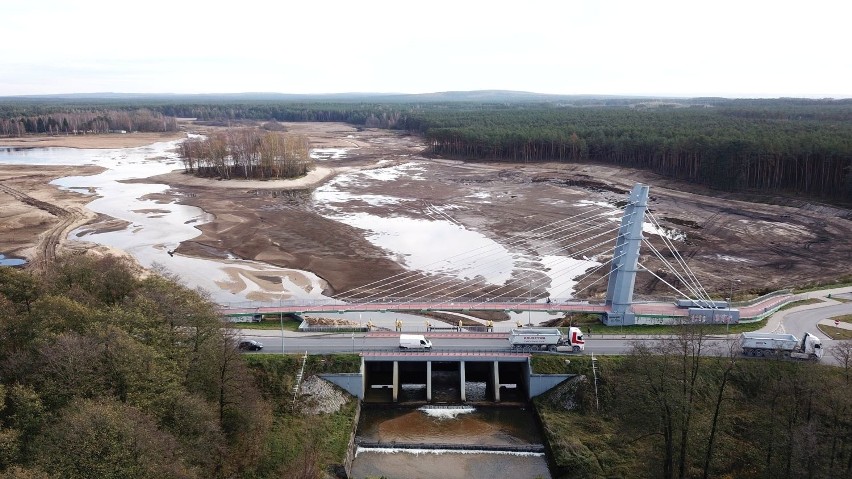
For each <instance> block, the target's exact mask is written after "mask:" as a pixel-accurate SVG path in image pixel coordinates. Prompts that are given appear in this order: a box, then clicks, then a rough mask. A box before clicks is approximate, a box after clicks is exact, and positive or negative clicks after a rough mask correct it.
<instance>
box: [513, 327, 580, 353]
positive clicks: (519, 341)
mask: <svg viewBox="0 0 852 479" xmlns="http://www.w3.org/2000/svg"><path fill="white" fill-rule="evenodd" d="M509 344H510V345H512V349H515V350H524V351H533V350H541V351H544V350H548V351H553V352H555V351H558V350H560V349H561V348H563V347H566V348H570V350H571V351H572V352H575V353H579V352H580V351H583V350H584V349H586V341H584V340H583V332H582V331H580V328H575V327H570V328H568V334H567V335H565V334H562V331H560V330H559V328H521V329H513V330H512V331H511V332H510V333H509Z"/></svg>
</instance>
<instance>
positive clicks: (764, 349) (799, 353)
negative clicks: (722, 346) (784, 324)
mask: <svg viewBox="0 0 852 479" xmlns="http://www.w3.org/2000/svg"><path fill="white" fill-rule="evenodd" d="M740 346H741V347H742V348H743V354H745V355H746V356H783V357H785V358H795V359H811V360H814V361H817V360H819V359H820V358H822V354H823V350H822V341H820V339H819V338H818V337H816V336H814V335H813V334H811V333H805V335H804V336H802V339H799V338H797V337H796V336H794V335H792V334H776V333H742V334H741V335H740Z"/></svg>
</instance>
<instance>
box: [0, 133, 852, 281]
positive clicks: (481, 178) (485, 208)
mask: <svg viewBox="0 0 852 479" xmlns="http://www.w3.org/2000/svg"><path fill="white" fill-rule="evenodd" d="M286 127H287V128H288V129H289V130H290V131H296V132H299V133H302V134H306V135H308V136H309V138H310V140H311V144H312V146H313V147H318V148H347V149H348V150H347V152H346V155H345V156H344V157H343V158H338V159H327V160H322V161H319V162H318V168H317V170H315V171H316V172H317V173H315V174H313V175H308V177H306V178H303V179H301V180H296V181H293V182H283V183H278V182H244V183H241V182H239V180H229V181H216V180H209V179H198V178H193V177H188V176H187V175H184V174H182V173H181V172H180V171H177V172H173V173H170V174H167V175H161V176H159V177H157V178H155V179H153V180H152V179H146V180H143V181H145V182H152V181H156V182H162V183H166V184H168V185H169V186H170V187H171V189H170V190H168V191H166V192H165V193H162V194H160V195H158V197H157V198H156V199H157V200H159V201H163V202H179V203H181V204H187V205H193V206H197V207H200V208H202V209H203V210H205V211H206V212H208V213H211V214H212V215H213V216H214V217H215V219H214V220H213V221H212V222H211V223H208V224H205V225H202V226H201V227H200V230H201V231H202V234H201V236H199V237H197V238H194V239H193V240H191V241H185V242H183V243H182V244H181V245H180V246H179V248H178V250H177V252H178V253H180V254H186V255H193V256H200V257H207V258H224V257H227V256H228V255H232V256H234V257H238V258H244V259H252V260H257V261H261V262H265V263H270V264H273V265H276V266H280V267H287V268H296V269H301V270H306V271H311V272H314V273H315V274H317V275H318V276H319V277H321V278H322V279H324V280H325V281H326V282H327V283H328V285H329V292H334V293H336V294H340V293H345V292H347V291H349V290H351V289H352V288H355V287H359V286H363V285H365V284H369V283H371V282H373V281H378V280H381V279H384V278H387V277H390V276H393V275H396V274H400V273H402V272H404V271H406V269H405V267H404V266H403V264H402V263H404V262H405V258H397V257H393V255H391V254H390V253H389V252H388V251H386V250H384V249H382V248H380V247H378V246H376V245H374V244H373V243H371V242H370V241H368V240H367V238H366V236H367V234H368V232H367V231H365V230H362V229H359V228H355V227H352V226H349V225H347V224H344V223H341V222H339V221H335V220H332V219H329V218H328V217H327V216H328V215H327V212H320V211H317V210H316V205H315V204H314V202H313V201H312V195H313V192H314V190H315V189H316V188H317V187H320V186H322V185H323V184H326V183H328V182H329V181H332V179H334V178H335V177H337V175H341V174H349V173H352V172H359V171H365V170H375V171H376V172H380V171H381V170H382V169H386V168H390V167H393V166H395V165H400V164H409V163H411V162H415V163H416V164H417V165H419V166H418V168H420V169H421V170H422V172H421V173H420V176H421V178H419V179H417V180H415V179H412V178H398V179H396V180H394V181H380V180H376V179H375V178H373V177H372V176H370V175H362V176H360V177H359V181H358V184H357V185H353V186H350V188H352V191H367V192H369V193H370V194H371V195H378V196H387V197H393V198H399V199H401V200H402V201H400V202H398V203H387V204H379V205H374V204H368V203H365V202H350V203H348V204H345V205H341V208H343V210H344V211H345V212H347V213H348V214H357V213H359V212H369V213H370V214H372V215H377V216H382V217H395V216H400V217H407V218H418V219H426V218H430V217H431V216H430V215H434V212H435V211H442V212H444V214H445V215H446V216H447V217H449V218H450V219H451V220H452V221H453V222H456V223H458V224H459V225H461V226H463V227H464V228H466V229H469V230H475V231H477V232H479V233H481V234H483V235H485V236H487V237H489V238H491V239H493V240H495V241H497V242H499V243H501V244H506V243H508V242H510V241H511V243H512V246H511V248H512V250H513V251H514V252H519V253H523V254H525V255H528V257H530V258H533V261H532V263H531V264H529V265H527V266H529V267H531V268H533V269H534V268H541V267H543V266H542V264H540V263H536V262H535V260H534V259H535V258H536V257H540V256H541V255H542V254H543V253H542V251H543V250H542V247H541V245H538V244H534V242H525V240H524V237H525V236H524V235H525V233H527V232H529V231H533V230H536V229H540V228H548V226H549V225H551V224H554V223H555V222H558V221H560V219H562V218H565V217H567V216H570V215H572V214H574V213H575V212H576V211H577V206H576V205H577V204H578V203H580V202H584V201H585V202H601V203H609V204H613V205H614V204H618V203H619V202H621V201H623V200H624V199H625V196H626V195H625V194H623V193H622V192H626V191H629V190H630V188H631V187H632V186H633V184H634V183H636V182H641V183H645V184H648V185H650V187H651V202H650V208H651V211H652V212H653V214H654V215H655V216H656V218H657V219H658V220H660V221H661V223H662V224H663V225H664V226H665V227H667V228H671V229H673V230H677V231H680V232H682V233H684V234H685V235H686V240H685V241H684V242H682V243H680V244H678V251H679V252H680V253H681V254H682V255H683V256H684V257H685V258H688V260H689V264H690V267H691V268H693V270H694V272H695V274H696V275H697V276H698V277H699V278H701V280H702V283H703V284H704V286H705V287H706V288H707V289H708V290H709V291H710V293H711V294H714V295H716V296H717V297H726V296H729V295H730V294H731V293H732V292H733V294H734V296H735V297H742V296H744V295H745V293H752V294H758V293H760V292H764V291H769V290H776V289H782V288H787V287H793V286H797V285H802V284H806V283H814V282H819V281H831V280H834V279H836V278H838V277H841V276H844V275H848V274H849V270H850V266H852V244H850V242H849V241H848V238H849V237H850V234H852V222H851V221H850V219H849V218H852V214H850V211H849V210H846V209H843V208H838V207H831V206H826V205H820V204H817V203H809V202H806V201H802V200H797V199H793V198H785V197H777V198H768V200H769V203H753V202H749V201H743V200H744V199H746V200H747V199H750V198H749V196H748V195H725V194H720V193H719V192H713V191H708V190H702V189H701V188H698V187H696V186H694V185H687V184H683V183H680V182H677V181H673V180H671V179H667V178H662V177H659V176H658V175H654V174H652V173H649V172H645V171H639V170H631V169H626V168H614V167H611V166H605V165H596V164H557V163H550V164H504V163H486V162H484V163H473V162H461V161H452V160H446V159H440V158H427V157H425V156H423V151H424V147H425V145H424V144H423V143H422V141H421V140H420V139H419V138H417V137H412V136H408V135H405V134H402V133H400V132H394V131H387V130H375V129H359V128H355V127H352V126H349V125H344V124H336V123H303V124H287V125H286ZM0 145H2V143H0ZM34 146H35V145H34ZM38 146H42V145H38ZM85 168H87V167H36V166H31V167H16V168H15V169H10V168H8V167H7V165H4V167H3V169H2V170H3V173H4V175H3V176H0V182H2V183H3V184H6V185H10V186H12V187H14V188H17V189H21V190H24V191H27V192H28V193H29V194H30V195H31V196H33V197H38V198H39V199H41V200H44V201H47V202H56V203H57V204H63V205H67V206H69V207H71V206H77V207H79V205H81V204H85V203H86V202H88V201H90V200H91V197H85V196H83V195H79V194H76V193H72V192H61V191H60V190H58V189H57V188H55V187H53V186H50V185H48V184H47V183H49V181H50V180H52V179H53V178H56V177H59V176H64V175H69V174H93V173H94V172H96V170H86V169H85ZM87 171H89V172H88V173H87ZM0 195H5V194H4V193H0ZM0 200H3V201H6V203H5V204H9V205H13V204H14V205H15V206H14V214H10V213H9V212H10V211H12V210H10V209H9V208H7V207H4V208H3V213H2V216H0V226H2V227H3V228H4V229H3V230H2V231H3V232H4V234H2V235H0V238H3V240H2V242H0V252H3V253H5V254H7V255H8V254H12V255H25V256H26V255H27V254H31V251H29V250H27V247H26V246H27V245H26V243H27V242H28V241H29V243H30V245H29V246H30V247H32V246H33V245H32V243H33V242H34V241H33V239H34V238H37V237H38V236H39V235H40V234H44V232H45V231H46V230H47V229H49V228H50V225H51V219H50V217H49V216H50V215H49V214H48V213H46V212H45V211H43V210H38V209H37V208H36V209H35V211H33V210H32V207H31V206H27V205H23V206H22V205H21V204H19V203H20V202H17V203H16V200H14V198H11V197H10V196H9V195H5V197H2V198H0ZM761 200H763V201H766V200H767V198H766V197H761ZM772 202H774V203H776V204H770V203H772ZM323 213H325V214H323ZM92 219H93V218H88V219H87V220H86V221H91V220H92ZM444 219H446V218H444ZM112 227H115V225H114V224H113V225H112ZM646 237H647V238H648V239H649V240H650V241H651V242H652V244H654V245H655V246H657V247H659V248H662V246H663V245H662V242H661V241H660V240H659V237H658V236H656V235H646ZM648 253H649V252H648V249H647V248H643V254H642V260H641V261H642V262H643V264H645V266H647V267H648V268H649V269H650V270H652V271H655V272H657V273H658V274H659V275H660V277H661V278H662V279H664V280H666V281H669V280H671V279H672V277H671V276H670V275H667V274H666V273H665V271H664V268H663V265H662V263H661V262H660V261H659V260H657V259H656V258H654V257H652V256H650V255H649V254H648ZM603 259H605V258H603ZM515 279H517V278H515ZM737 280H738V282H737ZM590 283H591V280H589V284H581V285H580V288H581V289H584V292H583V293H584V294H583V296H585V297H589V298H596V297H600V295H601V293H602V292H603V291H604V290H605V282H601V283H598V284H590ZM492 292H494V293H498V291H492ZM636 293H637V295H638V296H640V297H642V296H648V297H661V296H662V297H668V296H673V294H674V293H673V292H671V290H669V288H668V287H666V286H665V284H664V283H663V282H662V281H660V280H659V279H657V278H654V277H653V276H651V275H649V274H640V275H639V277H638V278H637V285H636Z"/></svg>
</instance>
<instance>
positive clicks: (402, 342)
mask: <svg viewBox="0 0 852 479" xmlns="http://www.w3.org/2000/svg"><path fill="white" fill-rule="evenodd" d="M399 349H432V341H429V340H428V339H426V337H425V336H423V335H422V334H400V335H399Z"/></svg>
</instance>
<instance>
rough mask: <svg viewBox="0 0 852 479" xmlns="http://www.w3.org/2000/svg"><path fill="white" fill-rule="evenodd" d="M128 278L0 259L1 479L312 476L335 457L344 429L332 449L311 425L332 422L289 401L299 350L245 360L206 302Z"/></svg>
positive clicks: (175, 286)
mask: <svg viewBox="0 0 852 479" xmlns="http://www.w3.org/2000/svg"><path fill="white" fill-rule="evenodd" d="M136 273H137V271H136V270H135V268H134V267H133V266H132V265H131V264H130V263H128V262H127V261H125V260H121V259H117V258H114V257H104V258H89V257H86V256H74V257H68V258H63V259H61V261H59V262H58V263H57V264H55V265H54V268H52V269H51V271H50V272H46V273H39V274H35V273H32V272H28V271H23V270H18V269H13V268H10V267H0V477H4V478H21V479H23V478H27V479H48V478H57V477H62V478H70V479H75V478H81V479H82V478H92V477H98V478H122V479H126V478H226V477H257V478H263V477H297V478H305V479H307V478H312V479H313V478H317V477H319V476H320V474H321V473H322V470H323V468H324V465H325V464H328V463H332V462H338V463H339V462H340V461H342V457H343V456H344V455H345V446H346V443H347V441H348V434H349V433H348V431H349V430H350V429H347V428H346V426H340V429H341V430H342V431H343V432H342V433H341V434H339V436H341V437H343V439H342V440H341V439H340V438H338V439H337V442H342V443H343V444H342V445H339V444H338V445H335V446H334V447H333V448H329V446H328V445H327V439H326V438H325V437H324V436H323V435H321V434H313V433H311V428H325V427H330V426H329V424H332V423H333V422H334V421H337V422H338V423H339V422H340V418H339V417H335V416H334V415H332V416H323V415H318V416H304V417H303V416H302V415H300V414H299V409H298V407H300V406H298V404H300V403H297V407H296V408H295V409H290V408H292V407H293V406H292V399H293V395H292V387H293V376H294V374H292V371H293V370H294V369H297V364H298V361H299V358H296V357H293V358H289V359H288V358H284V357H281V356H276V357H275V358H268V359H269V360H267V361H263V362H262V363H261V364H260V365H259V366H254V367H251V366H249V364H248V363H247V361H246V358H245V357H244V356H243V355H242V354H241V353H240V351H239V350H238V349H237V339H238V338H237V336H236V335H235V334H233V333H231V332H230V330H229V328H227V326H226V324H225V323H223V322H222V321H221V319H220V318H219V316H218V314H217V312H216V310H215V305H213V303H211V302H210V301H209V300H208V299H207V298H204V297H203V296H201V295H200V294H199V293H198V292H195V291H192V290H189V289H187V288H185V287H183V286H182V285H181V284H179V283H178V282H177V281H176V280H175V279H174V278H172V277H170V276H169V275H167V274H157V273H153V274H149V275H147V276H146V277H145V278H139V277H137V274H136ZM272 359H275V360H276V361H272ZM321 359H322V358H319V359H317V362H323V363H325V361H321ZM356 359H357V358H356ZM278 360H280V361H278ZM358 364H360V363H358ZM258 368H259V369H258ZM254 369H258V372H257V374H255V373H254V372H253V370H254ZM258 378H259V379H258ZM259 380H262V381H263V382H264V383H274V384H277V385H280V386H281V387H282V388H283V387H288V388H289V389H288V390H287V391H288V392H287V393H286V394H281V393H280V391H279V390H278V389H275V390H274V391H272V390H270V389H269V388H270V386H268V385H267V386H266V387H263V386H262V385H261V384H259V382H258V381H259ZM353 404H354V402H352V401H350V406H349V408H350V409H351V408H354V405H353ZM350 413H351V411H350ZM342 417H347V416H345V415H344V416H342ZM349 427H351V421H350V423H349ZM327 449H333V452H332V451H327Z"/></svg>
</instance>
